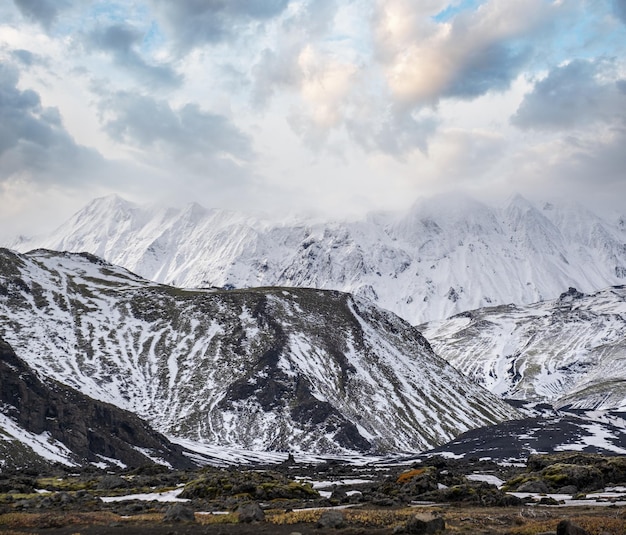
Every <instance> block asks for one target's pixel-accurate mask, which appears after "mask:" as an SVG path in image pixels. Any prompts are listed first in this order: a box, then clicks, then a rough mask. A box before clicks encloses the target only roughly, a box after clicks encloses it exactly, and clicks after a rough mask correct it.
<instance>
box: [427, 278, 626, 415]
mask: <svg viewBox="0 0 626 535" xmlns="http://www.w3.org/2000/svg"><path fill="white" fill-rule="evenodd" d="M421 331H422V332H423V333H424V335H425V336H426V337H427V338H428V340H430V342H431V344H432V346H433V348H434V349H435V351H436V352H437V354H439V355H440V356H442V357H444V358H445V359H446V360H448V361H449V362H451V363H452V364H453V365H454V366H456V367H457V368H459V369H460V370H462V371H463V372H465V373H466V374H467V375H468V376H470V377H473V378H474V379H475V380H477V381H478V382H479V383H481V384H483V385H484V386H485V387H487V388H488V389H489V390H491V391H492V392H494V393H496V394H498V395H500V396H503V397H510V398H516V399H530V400H547V401H551V402H554V403H555V404H556V405H558V406H565V405H571V406H572V407H574V408H585V409H617V410H623V409H624V408H626V286H615V287H612V288H607V289H605V290H602V291H600V292H597V293H594V294H593V295H584V294H582V293H581V292H578V291H577V290H575V289H574V288H570V290H569V291H567V292H564V293H563V294H562V295H561V296H560V297H559V298H558V299H556V300H552V301H546V302H542V303H538V304H534V305H530V306H525V307H516V306H514V305H507V306H498V307H491V308H484V309H480V310H475V311H471V312H464V313H462V314H459V315H457V316H454V317H452V318H449V319H447V320H443V321H438V322H431V323H428V324H426V325H423V326H422V327H421Z"/></svg>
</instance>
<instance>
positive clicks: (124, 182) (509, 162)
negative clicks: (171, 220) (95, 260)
mask: <svg viewBox="0 0 626 535" xmlns="http://www.w3.org/2000/svg"><path fill="white" fill-rule="evenodd" d="M450 191H465V192H468V193H470V194H471V195H474V196H475V197H478V198H484V199H500V198H506V196H508V195H511V194H513V193H521V194H522V195H526V196H530V197H531V198H538V199H540V198H553V197H559V196H568V197H573V198H575V199H578V200H582V201H584V202H586V203H589V204H592V205H594V206H595V207H596V208H597V207H599V208H600V209H603V210H621V212H626V201H625V199H626V0H588V1H587V0H484V1H481V0H456V1H450V0H419V1H417V0H413V1H410V0H176V1H172V0H120V1H115V0H109V1H104V0H4V1H3V2H1V3H0V237H3V236H5V237H6V236H13V235H16V234H18V233H23V234H33V233H40V232H47V231H50V230H52V229H53V228H54V227H56V226H57V225H58V224H60V223H61V222H62V221H64V220H65V219H67V218H68V217H69V216H70V215H71V214H72V213H73V212H74V211H76V210H78V209H79V208H80V207H81V206H83V205H84V204H86V203H87V202H88V201H89V200H91V199H93V198H95V197H99V196H103V195H109V194H111V193H116V194H118V195H120V196H122V197H124V198H126V199H128V200H131V201H135V202H141V203H144V202H146V203H147V202H155V203H166V204H171V205H182V204H185V203H188V202H192V201H195V202H198V203H200V204H202V205H203V206H205V207H218V208H228V209H237V210H246V211H261V212H265V213H268V214H274V215H277V216H281V217H282V216H283V215H288V214H298V215H303V214H304V215H315V214H321V215H322V216H324V217H333V218H337V217H359V216H361V215H362V214H364V213H366V212H369V211H374V210H401V209H405V208H407V207H408V206H410V205H411V204H412V203H414V202H415V200H416V199H418V198H421V197H428V196H432V195H436V194H441V193H446V192H450Z"/></svg>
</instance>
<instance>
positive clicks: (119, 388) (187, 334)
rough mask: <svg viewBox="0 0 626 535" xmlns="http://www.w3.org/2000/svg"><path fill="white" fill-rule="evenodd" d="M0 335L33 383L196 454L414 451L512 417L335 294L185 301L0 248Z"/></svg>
mask: <svg viewBox="0 0 626 535" xmlns="http://www.w3.org/2000/svg"><path fill="white" fill-rule="evenodd" d="M0 336H3V337H4V338H5V339H6V340H7V341H9V342H10V343H11V345H13V347H14V348H16V349H18V350H19V351H20V353H21V354H23V355H25V356H27V357H28V358H29V359H31V360H30V364H31V365H32V366H36V367H37V369H38V370H39V371H40V373H41V374H43V375H44V376H47V377H53V378H55V379H57V380H59V381H61V382H63V383H65V384H68V385H69V386H72V387H74V388H77V389H80V390H81V391H82V392H84V393H85V394H88V395H90V396H91V397H94V398H96V399H99V400H102V401H106V402H110V403H114V404H115V405H117V406H119V407H122V408H124V409H127V410H131V411H132V412H134V413H136V414H138V415H139V416H141V417H142V418H144V419H146V420H147V421H148V422H149V423H151V424H152V425H154V426H155V427H156V429H157V430H158V431H160V432H162V433H164V434H166V435H167V436H171V437H179V438H181V439H186V440H196V441H199V442H205V443H210V444H221V445H225V446H235V447H240V448H244V449H249V450H270V451H289V450H294V451H296V452H297V451H315V452H320V453H327V454H343V453H346V452H347V453H349V452H355V451H356V452H364V451H367V452H369V453H385V452H399V451H421V450H424V449H427V448H429V447H432V446H433V445H437V444H441V443H443V442H446V441H448V440H450V439H451V438H452V437H454V436H455V435H456V434H458V433H460V432H462V431H465V430H468V429H471V428H475V427H478V426H481V425H488V424H490V423H494V422H497V421H502V420H505V419H508V418H512V417H515V416H516V412H515V410H514V409H512V408H511V407H509V406H507V405H506V404H504V403H502V402H501V401H500V400H498V399H497V398H495V397H493V396H491V395H490V394H488V393H487V392H486V391H484V390H483V389H482V388H480V387H478V386H477V385H475V384H473V383H472V382H470V381H468V380H467V379H466V378H465V377H463V376H462V375H461V374H460V373H459V372H458V371H457V370H455V369H454V368H453V367H452V366H451V365H449V364H448V363H447V362H446V361H444V360H442V359H440V358H439V357H437V356H436V355H435V354H434V353H433V351H432V349H431V347H430V345H429V344H428V342H427V341H426V340H425V339H424V338H423V337H422V335H421V334H420V333H419V332H418V331H417V330H416V329H415V328H414V327H412V326H411V325H409V324H408V323H406V322H405V321H404V320H401V319H400V318H398V317H397V316H395V315H393V314H392V313H391V312H388V311H386V310H384V309H381V308H379V307H376V306H375V305H373V304H372V303H370V302H368V301H366V300H363V299H360V298H356V297H353V296H351V295H349V294H345V293H341V292H337V291H330V290H325V291H323V290H317V289H302V288H256V289H250V290H230V291H225V290H207V289H205V290H201V289H196V290H184V289H180V288H175V287H170V286H165V285H161V284H157V283H153V282H150V281H146V280H144V279H141V278H140V277H138V276H136V275H134V274H132V273H130V272H128V271H127V270H125V269H123V268H120V267H117V266H114V265H112V264H109V263H107V262H105V261H103V260H101V259H99V258H97V257H94V256H93V255H90V254H84V253H83V254H74V253H57V252H53V251H46V250H37V251H33V252H31V253H28V254H26V255H21V254H18V253H14V252H12V251H9V250H6V249H4V250H0ZM364 400H367V402H364Z"/></svg>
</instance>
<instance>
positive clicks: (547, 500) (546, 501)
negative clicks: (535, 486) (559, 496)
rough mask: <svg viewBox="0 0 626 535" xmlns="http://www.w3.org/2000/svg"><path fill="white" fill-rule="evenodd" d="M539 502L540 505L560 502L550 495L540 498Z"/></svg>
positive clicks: (558, 503)
mask: <svg viewBox="0 0 626 535" xmlns="http://www.w3.org/2000/svg"><path fill="white" fill-rule="evenodd" d="M539 503H540V504H541V505H560V502H558V501H557V500H555V499H554V498H552V497H550V496H544V497H543V498H541V500H539Z"/></svg>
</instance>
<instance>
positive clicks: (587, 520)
mask: <svg viewBox="0 0 626 535" xmlns="http://www.w3.org/2000/svg"><path fill="white" fill-rule="evenodd" d="M620 516H621V515H620ZM563 519H568V520H571V521H572V522H574V523H575V524H578V525H579V526H580V527H582V528H584V529H586V530H587V531H588V532H589V533H591V535H600V534H601V533H626V519H625V518H624V517H623V516H621V518H619V517H616V516H597V515H592V516H590V515H576V516H569V515H567V514H565V512H564V513H563V514H562V516H561V517H560V518H553V519H550V520H527V521H526V522H525V524H524V525H523V526H519V527H516V528H512V529H511V530H510V533H511V534H512V535H536V534H537V533H543V532H546V531H556V526H557V524H558V523H559V522H560V521H561V520H563Z"/></svg>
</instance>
